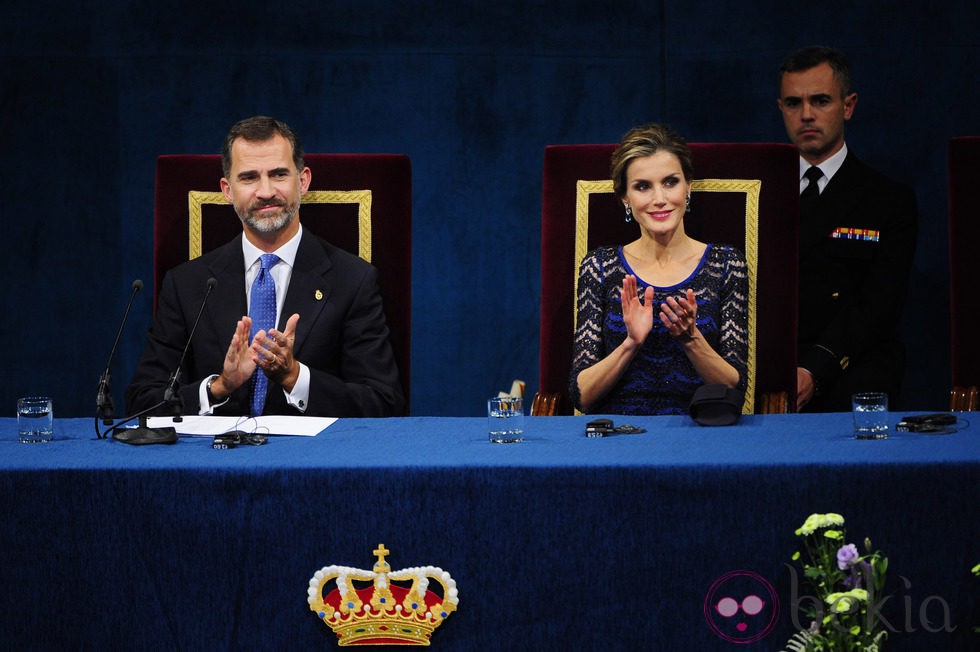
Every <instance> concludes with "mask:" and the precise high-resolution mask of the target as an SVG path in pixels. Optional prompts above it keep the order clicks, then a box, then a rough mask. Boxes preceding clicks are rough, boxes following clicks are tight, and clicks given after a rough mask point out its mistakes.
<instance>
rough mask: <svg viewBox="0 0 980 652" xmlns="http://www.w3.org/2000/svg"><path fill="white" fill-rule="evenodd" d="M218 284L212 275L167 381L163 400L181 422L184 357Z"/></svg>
mask: <svg viewBox="0 0 980 652" xmlns="http://www.w3.org/2000/svg"><path fill="white" fill-rule="evenodd" d="M217 284H218V279H216V278H215V277H213V276H212V277H211V278H209V279H208V291H207V292H206V293H205V294H204V299H203V300H202V301H201V309H200V310H199V311H198V313H197V319H195V320H194V325H193V326H192V327H191V333H190V335H188V336H187V344H185V345H184V352H183V353H181V354H180V361H179V362H178V363H177V370H176V371H174V373H173V375H172V376H170V380H169V381H167V389H166V390H164V392H163V401H164V403H167V404H169V405H170V406H171V409H172V410H173V415H174V421H177V422H179V421H180V420H181V419H182V417H181V413H182V412H183V405H182V403H181V400H180V391H179V390H178V388H177V386H178V385H179V384H180V368H181V367H182V366H183V365H184V358H185V357H186V356H187V349H189V348H191V340H193V339H194V331H196V330H197V325H198V323H199V322H200V321H201V315H203V314H204V307H205V306H206V305H207V304H208V297H209V296H211V290H213V289H214V286H215V285H217Z"/></svg>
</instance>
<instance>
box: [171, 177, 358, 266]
mask: <svg viewBox="0 0 980 652" xmlns="http://www.w3.org/2000/svg"><path fill="white" fill-rule="evenodd" d="M371 198H372V195H371V191H370V190H310V191H308V192H307V193H306V194H305V195H303V199H302V202H301V203H302V204H357V255H358V256H360V257H361V258H363V259H364V260H366V261H367V262H371ZM204 204H228V200H227V199H225V196H224V194H223V193H220V192H208V191H204V190H190V191H188V192H187V211H188V215H189V219H188V221H187V228H188V233H187V247H188V258H189V259H193V258H197V257H198V256H200V255H201V254H202V253H204V251H203V246H202V244H201V242H202V240H201V232H202V227H203V219H202V217H201V206H203V205H204Z"/></svg>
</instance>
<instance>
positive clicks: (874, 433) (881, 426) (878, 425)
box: [851, 392, 888, 439]
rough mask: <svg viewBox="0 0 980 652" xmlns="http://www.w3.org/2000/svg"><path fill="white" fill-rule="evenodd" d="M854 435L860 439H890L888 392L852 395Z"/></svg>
mask: <svg viewBox="0 0 980 652" xmlns="http://www.w3.org/2000/svg"><path fill="white" fill-rule="evenodd" d="M851 407H852V408H853V413H854V436H855V437H856V438H858V439H888V394H886V393H884V392H861V393H859V394H854V395H853V396H852V397H851Z"/></svg>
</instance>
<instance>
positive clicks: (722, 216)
mask: <svg viewBox="0 0 980 652" xmlns="http://www.w3.org/2000/svg"><path fill="white" fill-rule="evenodd" d="M690 147H691V150H692V153H693V155H694V172H695V177H696V179H695V181H694V184H693V188H692V200H691V208H692V210H691V212H690V213H689V214H688V215H687V216H686V217H685V218H684V219H685V228H686V230H687V232H688V233H689V234H690V235H691V236H692V237H694V238H697V239H699V240H702V241H706V242H716V243H727V244H732V245H734V246H737V247H739V248H740V249H742V250H743V251H744V252H745V254H746V258H747V260H748V263H749V284H750V314H749V330H750V346H749V386H748V388H749V391H748V392H747V393H746V394H747V395H746V401H745V408H744V411H745V412H747V413H751V412H753V411H762V397H763V396H764V395H768V394H774V393H777V392H785V398H786V401H787V402H788V404H789V405H791V406H795V405H796V319H797V280H796V279H797V257H798V230H799V177H798V171H799V156H798V154H797V153H796V150H795V148H793V146H791V145H788V144H786V145H783V144H767V143H753V144H728V143H725V144H709V143H692V144H690ZM614 149H615V145H553V146H550V147H547V148H546V149H545V155H544V192H543V197H542V208H543V214H542V232H541V258H542V260H541V379H540V388H539V391H540V392H542V393H545V394H552V393H559V394H560V395H561V396H562V397H563V399H562V400H561V401H560V407H559V409H558V412H559V413H566V414H567V413H569V412H570V411H571V406H570V404H569V402H568V400H567V387H568V379H569V373H570V371H571V361H572V341H573V338H574V328H575V318H576V307H575V301H576V296H577V295H576V291H577V288H576V285H577V282H578V266H579V263H580V262H581V260H582V258H583V257H584V256H585V254H586V253H587V252H588V251H590V250H592V249H594V248H595V247H597V246H600V245H613V246H615V245H621V244H626V243H628V242H631V241H633V240H635V239H636V238H637V237H638V231H637V226H636V223H635V222H633V223H626V221H625V220H624V212H623V207H622V204H621V203H620V202H619V200H617V199H616V197H615V195H614V194H613V192H612V181H611V180H610V179H609V161H610V156H611V154H612V151H613V150H614ZM767 411H772V410H767Z"/></svg>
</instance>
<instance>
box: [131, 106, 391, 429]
mask: <svg viewBox="0 0 980 652" xmlns="http://www.w3.org/2000/svg"><path fill="white" fill-rule="evenodd" d="M222 166H223V172H224V177H223V178H222V179H221V182H220V183H221V189H222V191H223V193H224V195H225V197H226V198H227V199H228V201H229V202H230V203H231V204H232V205H233V206H234V208H235V212H236V213H237V214H238V217H239V219H241V221H242V227H243V233H242V235H241V236H238V237H236V238H235V239H234V240H232V241H231V242H229V243H227V244H225V245H223V246H221V247H219V248H217V249H215V250H214V251H211V252H209V253H207V254H205V255H203V256H201V257H199V258H196V259H194V260H191V261H188V262H186V263H183V264H181V265H179V266H177V267H176V268H174V269H172V270H170V271H169V272H168V273H167V275H166V277H165V278H164V281H163V285H162V287H161V290H160V297H159V302H158V304H159V305H158V308H157V314H156V318H155V320H154V324H153V327H152V328H151V330H150V333H149V337H148V341H147V346H146V349H145V351H144V353H143V356H142V358H141V359H140V362H139V364H138V365H137V368H136V371H135V373H134V375H133V379H132V381H131V383H130V385H129V387H128V388H127V389H126V407H127V411H128V413H129V414H136V413H137V412H141V411H143V410H147V409H150V408H153V407H154V406H157V407H158V409H157V410H156V411H157V412H158V413H164V414H171V413H172V410H173V406H168V405H161V402H162V400H163V398H164V395H165V390H166V388H167V386H168V384H169V379H170V375H171V374H172V373H173V372H174V371H175V370H176V369H177V367H178V365H179V364H180V356H181V353H182V351H183V349H184V346H185V344H187V341H188V337H189V336H190V331H191V328H192V325H193V323H192V322H193V320H194V319H195V318H196V316H197V314H198V311H199V310H200V307H201V305H202V302H203V301H204V298H205V294H206V292H208V286H209V284H210V279H215V280H216V281H217V283H216V284H215V285H214V289H213V294H212V296H209V298H208V302H207V304H206V308H205V310H204V313H203V314H202V316H201V320H200V323H199V324H198V327H197V330H196V332H195V333H194V338H193V339H192V340H190V345H189V348H188V351H187V357H186V358H185V360H184V362H183V365H182V367H181V370H182V372H183V373H182V377H183V378H187V379H188V382H187V383H182V384H179V386H178V388H177V389H178V394H179V398H180V404H181V406H182V411H183V413H185V414H219V415H252V416H256V415H258V414H286V415H301V414H305V415H311V416H332V417H382V416H390V415H394V414H399V413H400V412H401V410H402V406H403V404H404V397H403V393H402V389H401V387H400V385H399V382H398V370H397V368H396V365H395V360H394V356H393V354H392V350H391V347H390V345H389V343H388V327H387V324H386V322H385V316H384V312H383V310H382V302H381V296H380V294H379V289H378V274H377V270H375V268H374V267H372V266H371V265H370V264H368V263H367V262H365V261H363V260H361V259H360V258H358V257H357V256H354V255H353V254H350V253H348V252H346V251H344V250H342V249H339V248H338V247H336V246H334V245H332V244H330V243H329V242H327V241H326V240H323V239H321V238H319V237H317V236H315V235H314V234H312V233H308V232H305V231H304V230H303V228H302V226H301V225H300V221H299V205H300V198H301V197H302V195H303V194H305V193H306V191H307V190H308V189H309V186H310V179H311V172H310V169H309V168H308V167H306V166H305V165H304V163H303V150H302V146H301V145H300V142H299V137H298V136H297V135H296V133H295V132H294V131H293V130H292V129H290V128H289V126H288V125H286V124H285V123H283V122H280V121H278V120H275V119H273V118H268V117H264V116H257V117H254V118H248V119H246V120H242V121H241V122H239V123H237V124H235V125H234V126H233V127H232V128H231V130H230V131H229V133H228V135H227V137H226V138H225V144H224V147H223V148H222ZM263 254H275V256H274V257H271V258H270V257H268V256H263ZM263 258H266V260H265V261H263V260H262V259H263ZM270 265H271V266H270ZM267 266H268V267H267ZM260 277H261V280H262V283H264V284H265V285H264V289H263V290H256V289H255V288H256V287H257V286H256V285H254V283H256V280H257V279H260ZM270 282H274V286H275V287H274V292H271V294H267V293H270V290H269V285H268V283H270ZM254 295H260V296H262V297H264V298H265V299H266V300H265V301H264V303H265V305H266V310H265V314H264V315H263V316H264V317H266V318H268V319H269V325H268V326H263V327H261V328H259V329H257V328H253V323H252V322H253V316H255V314H256V313H255V310H254V308H255V306H253V305H252V300H251V299H252V297H253V296H254ZM256 318H257V317H256ZM256 327H257V324H256ZM229 338H230V343H229ZM260 375H261V378H260ZM178 380H179V379H178ZM257 388H258V389H257ZM256 395H258V399H256Z"/></svg>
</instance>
